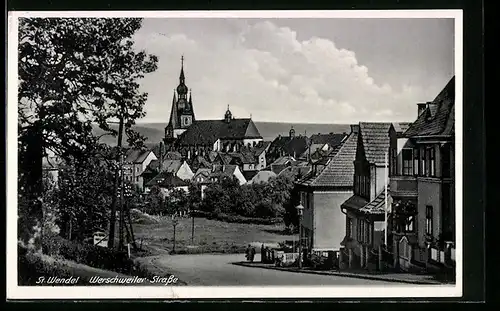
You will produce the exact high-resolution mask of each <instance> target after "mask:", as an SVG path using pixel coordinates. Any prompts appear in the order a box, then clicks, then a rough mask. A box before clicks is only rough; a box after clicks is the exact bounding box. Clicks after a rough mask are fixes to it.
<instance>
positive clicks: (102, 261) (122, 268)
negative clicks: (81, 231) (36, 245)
mask: <svg viewBox="0 0 500 311" xmlns="http://www.w3.org/2000/svg"><path fill="white" fill-rule="evenodd" d="M42 246H43V251H44V253H45V254H47V255H51V256H61V257H63V258H64V259H67V260H71V261H75V262H77V263H81V264H85V265H88V266H91V267H94V268H99V269H105V270H111V271H115V272H119V273H130V272H131V271H132V270H133V266H134V263H133V261H132V260H131V259H129V258H128V255H127V253H126V252H118V251H116V250H113V249H110V248H106V247H100V246H95V245H91V244H81V243H78V242H73V241H69V240H66V239H63V238H62V237H59V236H56V237H52V238H50V239H44V240H43V242H42Z"/></svg>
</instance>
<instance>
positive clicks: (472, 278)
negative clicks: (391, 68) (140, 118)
mask: <svg viewBox="0 0 500 311" xmlns="http://www.w3.org/2000/svg"><path fill="white" fill-rule="evenodd" d="M257 8H258V9H259V10H285V9H286V10H291V9H293V10H300V9H307V10H316V9H321V10H347V9H348V10H352V9H363V10H385V9H397V10H403V9H462V10H463V30H464V32H463V38H464V40H463V42H464V52H463V56H464V57H463V60H464V64H463V82H464V85H463V90H464V106H463V121H464V124H463V125H464V126H463V129H464V132H463V141H464V148H463V151H464V153H463V164H464V167H463V186H464V187H463V207H464V211H463V220H464V223H463V241H464V252H463V258H464V270H463V296H462V298H441V299H435V298H427V299H425V301H436V302H437V301H441V302H452V301H468V302H482V301H484V300H485V299H486V296H485V271H486V269H485V268H486V267H485V258H486V257H485V230H484V229H485V211H486V209H485V207H486V204H485V203H486V197H485V194H486V188H485V185H486V182H485V181H486V178H485V174H486V169H485V163H486V162H485V158H486V153H485V120H484V117H485V112H484V110H485V101H484V51H483V46H484V25H483V21H484V19H483V9H484V4H483V2H482V1H477V0H476V1H474V0H439V1H438V0H434V1H432V0H430V1H429V0H423V1H422V0H420V1H418V0H411V1H410V0H406V1H404V0H380V1H377V2H376V3H375V1H371V0H364V1H362V0H350V1H349V0H347V1H336V2H335V4H331V3H329V4H327V2H322V1H302V2H299V1H288V2H284V1H272V2H271V1H265V2H264V1H261V2H259V1H251V0H250V1H238V2H237V3H235V2H233V3H232V4H230V3H226V2H223V1H222V2H221V1H219V2H218V1H210V0H206V1H168V4H165V3H163V4H162V3H161V1H147V0H142V1H140V2H139V1H137V2H133V1H128V2H127V1H115V0H113V1H111V0H105V1H102V0H101V1H95V0H87V1H76V0H73V1H71V0H66V1H63V0H38V1H37V0H10V1H9V0H8V1H7V3H6V10H8V11H59V10H71V11H78V10H116V11H119V10H141V11H147V10H234V9H237V10H249V9H251V10H255V9H257ZM6 15H7V11H6ZM5 25H6V26H7V19H6V23H5ZM5 29H6V30H5V35H6V38H5V39H6V42H7V27H6V28H5ZM6 49H7V48H6ZM3 175H4V176H5V174H3ZM4 182H5V180H4ZM6 206H7V205H6ZM481 242H482V243H481ZM480 244H481V246H482V248H480V247H479V245H480ZM4 271H5V270H4ZM380 300H383V298H382V299H371V298H370V299H363V298H358V299H300V300H298V301H307V302H322V301H323V302H347V301H349V302H352V301H360V302H377V301H380ZM11 301H12V302H16V301H15V300H11ZM64 301H65V302H69V301H70V300H64ZM82 301H83V300H82ZM88 301H89V302H91V303H92V307H96V306H102V307H105V308H106V309H107V308H109V306H110V305H109V304H108V303H103V302H104V301H99V300H88ZM97 301H99V304H96V303H95V302H97ZM109 301H110V302H111V301H114V302H118V301H121V300H109ZM154 301H155V300H141V302H140V303H144V302H146V303H147V302H154ZM175 301H176V300H168V301H165V300H164V301H163V302H175ZM182 301H183V302H187V301H199V302H213V301H216V302H240V301H252V302H295V300H294V299H260V300H259V299H252V300H248V299H243V300H242V299H199V300H187V299H183V300H182ZM391 301H393V302H418V301H424V300H423V299H420V298H406V299H391ZM17 302H18V303H15V304H14V305H18V304H19V305H24V306H28V305H31V303H28V301H22V302H21V301H20V300H19V301H17ZM44 302H45V303H47V302H48V301H44ZM130 302H131V303H129V304H127V305H128V306H131V307H132V306H136V303H137V300H133V301H130ZM42 303H43V302H42ZM64 305H66V306H68V305H67V304H64ZM64 305H63V306H64ZM16 307H17V306H14V308H16ZM54 307H55V305H53V304H51V305H50V308H51V309H55V308H54ZM68 307H69V306H68ZM71 307H74V306H73V305H72V306H71ZM86 307H89V306H86ZM169 307H172V305H169ZM275 307H276V306H274V307H273V308H275ZM351 307H354V305H351Z"/></svg>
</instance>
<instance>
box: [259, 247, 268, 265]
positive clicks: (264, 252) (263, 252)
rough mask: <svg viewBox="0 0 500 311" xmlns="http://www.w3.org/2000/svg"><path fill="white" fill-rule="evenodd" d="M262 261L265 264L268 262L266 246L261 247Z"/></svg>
mask: <svg viewBox="0 0 500 311" xmlns="http://www.w3.org/2000/svg"><path fill="white" fill-rule="evenodd" d="M260 261H262V262H263V263H266V262H267V256H266V249H265V248H264V244H262V246H261V247H260Z"/></svg>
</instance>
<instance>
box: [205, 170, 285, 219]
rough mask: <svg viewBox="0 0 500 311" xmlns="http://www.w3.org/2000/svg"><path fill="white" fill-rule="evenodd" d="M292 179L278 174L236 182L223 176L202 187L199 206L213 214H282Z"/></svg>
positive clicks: (254, 215) (267, 215)
mask: <svg viewBox="0 0 500 311" xmlns="http://www.w3.org/2000/svg"><path fill="white" fill-rule="evenodd" d="M292 189H293V178H290V176H286V175H283V176H278V177H276V178H272V179H270V180H269V182H268V183H262V184H249V185H248V184H245V185H241V186H240V185H239V183H238V181H237V180H236V179H234V178H225V179H222V180H221V181H220V182H218V183H214V184H210V185H209V186H208V187H207V188H206V189H205V199H204V200H203V202H202V204H201V206H202V210H203V211H205V212H210V213H213V214H216V215H221V214H225V215H239V216H243V217H250V218H277V217H283V216H284V215H285V214H286V213H285V206H286V205H287V204H289V203H288V202H289V200H290V199H291V191H292Z"/></svg>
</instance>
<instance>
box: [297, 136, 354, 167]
mask: <svg viewBox="0 0 500 311" xmlns="http://www.w3.org/2000/svg"><path fill="white" fill-rule="evenodd" d="M347 136H348V135H347V133H341V134H340V133H328V134H321V133H318V134H314V135H311V137H310V138H309V148H307V150H306V151H305V152H304V153H303V154H302V155H301V158H304V159H307V160H314V161H315V160H318V159H321V158H322V157H324V156H326V155H328V153H329V152H330V151H332V150H333V149H335V148H336V147H337V146H339V145H340V144H341V143H342V142H343V141H344V140H345V139H346V138H347Z"/></svg>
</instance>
